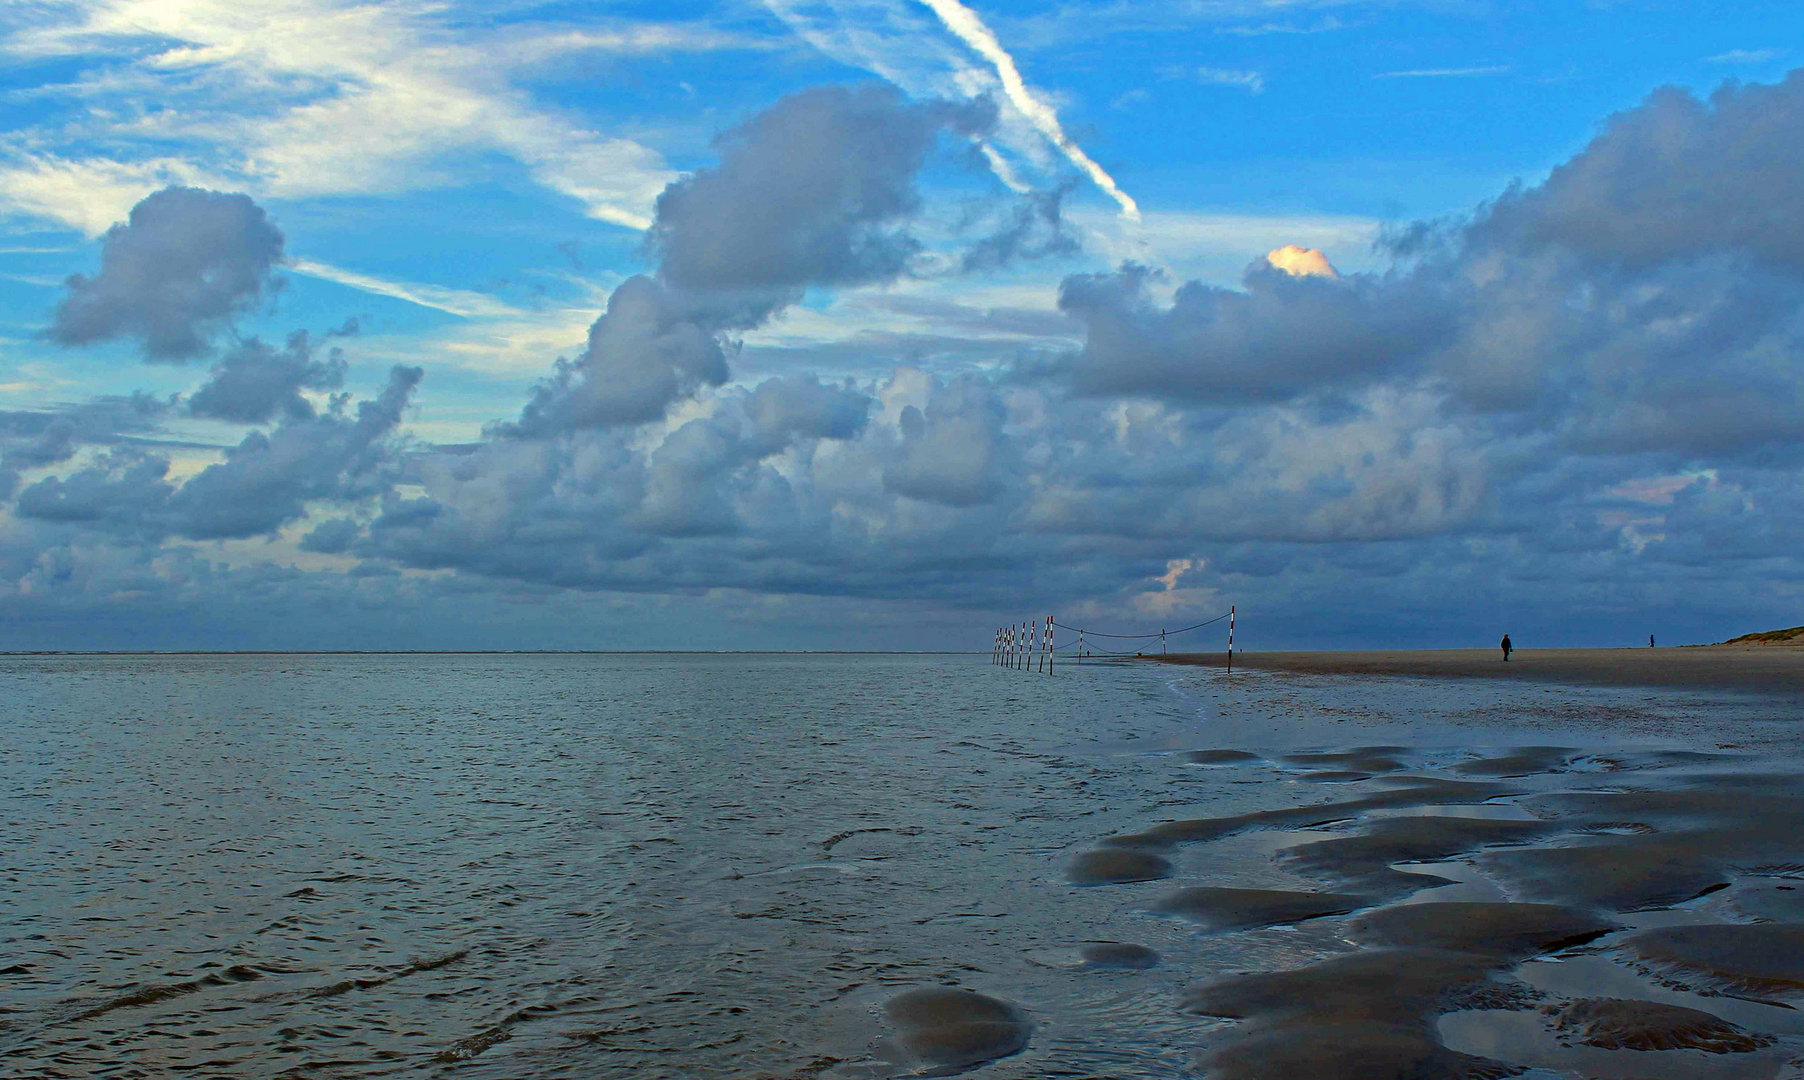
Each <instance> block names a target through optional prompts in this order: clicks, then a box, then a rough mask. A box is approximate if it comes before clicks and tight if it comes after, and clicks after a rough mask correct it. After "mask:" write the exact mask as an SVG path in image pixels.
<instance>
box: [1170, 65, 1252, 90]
mask: <svg viewBox="0 0 1804 1080" xmlns="http://www.w3.org/2000/svg"><path fill="white" fill-rule="evenodd" d="M1159 74H1160V76H1162V77H1163V78H1166V79H1183V80H1185V81H1187V82H1195V83H1201V84H1203V85H1204V86H1232V87H1237V88H1239V89H1241V90H1245V91H1246V92H1247V93H1249V94H1262V93H1264V92H1265V76H1264V75H1262V74H1261V73H1259V72H1257V71H1244V70H1240V69H1236V68H1216V67H1168V68H1163V69H1161V70H1160V72H1159Z"/></svg>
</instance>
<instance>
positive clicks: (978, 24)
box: [922, 0, 1140, 221]
mask: <svg viewBox="0 0 1804 1080" xmlns="http://www.w3.org/2000/svg"><path fill="white" fill-rule="evenodd" d="M922 2H923V3H925V4H926V5H927V6H928V7H930V8H932V9H933V13H934V14H935V15H938V16H939V17H940V21H941V22H942V23H944V24H945V26H946V29H948V30H950V31H952V33H954V34H956V35H957V36H958V38H959V40H961V41H963V42H964V43H965V44H966V45H969V46H970V47H971V48H972V49H973V50H974V51H975V52H976V53H977V54H978V55H980V56H982V57H983V58H984V59H985V60H988V61H989V62H990V63H991V64H992V65H994V66H995V68H996V75H997V77H998V78H1000V79H1001V80H1002V89H1003V93H1005V94H1007V95H1008V100H1009V103H1010V104H1012V105H1014V106H1015V108H1016V109H1017V110H1019V111H1020V112H1021V115H1023V116H1025V117H1027V118H1028V120H1029V121H1030V122H1031V123H1032V124H1033V126H1034V127H1035V129H1036V130H1038V131H1039V132H1040V134H1042V135H1044V136H1045V137H1046V140H1047V141H1048V142H1050V143H1052V144H1053V145H1054V146H1056V147H1058V149H1059V152H1060V153H1062V154H1064V155H1065V157H1066V158H1067V159H1068V160H1070V162H1071V163H1072V164H1073V165H1075V166H1077V168H1078V171H1080V172H1082V173H1083V174H1084V175H1085V176H1087V177H1089V178H1090V182H1091V183H1093V184H1095V185H1096V186H1097V187H1099V188H1101V189H1102V190H1103V191H1105V192H1107V193H1108V196H1109V198H1111V199H1114V200H1115V202H1116V204H1117V205H1118V206H1120V207H1121V213H1122V216H1124V217H1126V218H1128V219H1129V220H1130V221H1137V220H1139V217H1140V207H1139V206H1138V205H1137V204H1136V203H1135V202H1134V200H1133V198H1132V197H1131V196H1129V195H1128V193H1127V192H1125V191H1123V190H1121V188H1120V186H1119V185H1117V184H1116V183H1115V178H1114V177H1112V176H1110V175H1109V174H1108V173H1107V172H1105V171H1104V170H1103V167H1102V166H1101V165H1098V164H1097V163H1096V162H1095V161H1093V160H1091V158H1090V155H1088V154H1086V153H1084V151H1083V148H1082V147H1080V146H1078V145H1077V143H1075V142H1073V141H1072V139H1071V137H1070V136H1069V135H1066V134H1065V129H1064V127H1063V126H1061V125H1060V123H1059V114H1058V111H1057V110H1055V109H1054V108H1053V107H1052V106H1051V105H1050V104H1048V103H1046V102H1045V101H1043V100H1041V99H1040V97H1039V96H1038V95H1036V94H1035V93H1034V92H1033V90H1031V89H1030V88H1029V87H1028V85H1027V83H1026V81H1025V80H1023V79H1022V78H1021V72H1020V70H1019V69H1018V68H1016V66H1015V58H1014V57H1012V56H1010V55H1009V53H1008V51H1007V50H1006V49H1004V48H1003V47H1002V43H1001V42H999V41H997V40H996V35H995V34H994V33H992V32H991V30H990V28H989V27H988V26H986V25H984V22H983V20H982V19H980V18H978V16H977V13H976V12H975V11H972V10H971V9H970V8H968V7H966V6H965V5H963V4H961V3H959V2H958V0H922Z"/></svg>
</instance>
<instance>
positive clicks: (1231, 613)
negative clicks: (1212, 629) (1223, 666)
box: [1228, 604, 1234, 672]
mask: <svg viewBox="0 0 1804 1080" xmlns="http://www.w3.org/2000/svg"><path fill="white" fill-rule="evenodd" d="M1233 670H1234V605H1233V604H1229V605H1228V671H1229V672H1233Z"/></svg>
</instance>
